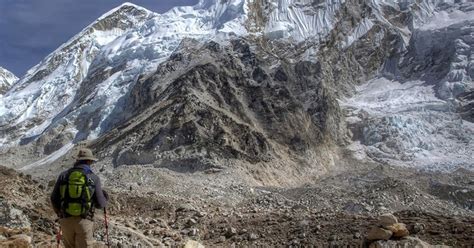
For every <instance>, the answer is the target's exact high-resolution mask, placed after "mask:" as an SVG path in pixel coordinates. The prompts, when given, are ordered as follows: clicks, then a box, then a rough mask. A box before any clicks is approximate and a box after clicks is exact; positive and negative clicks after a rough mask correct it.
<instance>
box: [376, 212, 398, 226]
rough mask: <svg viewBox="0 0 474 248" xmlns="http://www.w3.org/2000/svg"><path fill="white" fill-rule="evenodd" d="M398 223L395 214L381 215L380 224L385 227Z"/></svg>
mask: <svg viewBox="0 0 474 248" xmlns="http://www.w3.org/2000/svg"><path fill="white" fill-rule="evenodd" d="M396 223H398V219H397V217H395V215H393V214H383V215H380V216H379V224H380V225H381V226H383V227H386V226H391V225H393V224H396Z"/></svg>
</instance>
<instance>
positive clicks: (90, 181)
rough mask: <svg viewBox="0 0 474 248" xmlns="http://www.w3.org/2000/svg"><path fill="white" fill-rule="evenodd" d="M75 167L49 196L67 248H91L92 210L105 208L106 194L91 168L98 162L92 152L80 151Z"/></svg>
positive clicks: (61, 176)
mask: <svg viewBox="0 0 474 248" xmlns="http://www.w3.org/2000/svg"><path fill="white" fill-rule="evenodd" d="M75 159H76V163H75V164H74V166H73V167H72V168H71V169H68V170H66V171H64V172H63V173H61V175H59V177H58V180H57V181H56V184H55V185H54V190H53V193H52V194H51V203H52V205H53V208H54V212H56V214H57V215H58V217H59V218H60V219H59V223H60V224H61V229H62V232H63V234H62V235H63V242H64V246H65V247H66V248H69V247H75V248H82V247H92V245H93V243H94V238H93V224H94V222H93V217H94V208H105V207H106V205H107V193H106V192H105V191H103V190H102V186H101V183H100V179H99V177H98V176H97V175H95V174H94V173H93V172H92V170H91V168H90V165H91V164H92V163H93V162H95V161H97V158H95V157H94V155H93V154H92V151H91V150H89V149H87V148H81V149H80V150H79V153H78V155H77V156H76V157H75Z"/></svg>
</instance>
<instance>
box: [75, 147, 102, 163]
mask: <svg viewBox="0 0 474 248" xmlns="http://www.w3.org/2000/svg"><path fill="white" fill-rule="evenodd" d="M74 158H75V159H76V160H92V161H97V160H98V159H97V158H96V157H94V154H92V151H91V150H90V149H87V148H81V149H79V152H78V153H77V156H74Z"/></svg>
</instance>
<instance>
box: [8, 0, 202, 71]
mask: <svg viewBox="0 0 474 248" xmlns="http://www.w3.org/2000/svg"><path fill="white" fill-rule="evenodd" d="M124 2H131V3H134V4H137V5H140V6H142V7H145V8H147V9H149V10H152V11H154V12H157V13H163V12H166V11H167V10H169V9H170V8H172V7H174V6H184V5H194V4H196V3H197V2H198V0H129V1H122V0H0V66H1V67H3V68H6V69H8V70H10V71H11V72H13V73H14V74H15V75H16V76H17V77H21V76H22V75H23V74H24V73H26V71H27V70H28V69H30V68H31V67H33V66H34V65H36V64H38V63H39V62H40V61H41V60H42V59H43V58H45V57H46V56H47V55H48V54H49V53H51V52H53V51H54V50H56V48H58V47H59V46H60V45H61V44H63V43H64V42H66V41H68V40H69V39H70V38H71V37H73V36H74V35H75V34H77V33H79V32H80V31H81V30H82V29H83V28H85V27H86V26H87V25H89V24H90V23H92V22H93V21H94V20H96V19H97V18H98V17H100V16H101V15H102V14H104V13H106V12H107V11H109V10H111V9H113V8H115V7H117V6H119V5H120V4H122V3H124Z"/></svg>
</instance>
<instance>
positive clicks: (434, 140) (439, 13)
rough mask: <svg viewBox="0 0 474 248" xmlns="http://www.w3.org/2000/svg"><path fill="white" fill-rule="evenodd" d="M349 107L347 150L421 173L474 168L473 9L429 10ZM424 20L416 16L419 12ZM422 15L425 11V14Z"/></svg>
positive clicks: (445, 7)
mask: <svg viewBox="0 0 474 248" xmlns="http://www.w3.org/2000/svg"><path fill="white" fill-rule="evenodd" d="M432 10H433V12H432V13H431V15H429V16H428V17H427V18H425V19H424V21H417V22H416V23H414V24H415V25H413V27H412V28H411V30H410V33H411V35H410V40H409V42H408V43H406V45H404V48H402V49H401V50H400V52H398V53H396V54H393V55H392V56H390V57H388V58H387V60H386V61H385V65H384V67H385V68H384V70H383V71H382V74H381V75H379V77H377V78H376V79H373V80H369V81H368V82H366V83H365V84H363V85H362V86H360V87H358V88H357V91H358V94H356V96H355V97H353V98H351V99H349V100H348V101H347V102H346V103H345V104H347V105H348V106H349V109H350V111H349V112H350V113H351V114H349V118H348V120H349V123H350V124H349V125H350V126H351V129H352V131H353V133H354V137H355V138H354V140H356V143H354V144H353V147H352V148H356V147H357V146H358V144H359V142H360V144H362V145H363V146H364V148H365V149H366V154H367V155H368V157H370V158H371V159H374V160H376V161H380V162H383V163H388V164H398V165H402V166H410V167H416V168H419V169H428V170H448V171H452V170H455V169H457V168H459V167H463V168H468V169H471V170H472V169H474V163H473V162H472V151H473V150H474V142H473V138H474V124H473V123H472V121H473V120H474V112H473V111H474V105H473V89H474V84H473V76H474V74H473V73H472V65H473V59H472V54H473V51H474V50H473V47H474V43H473V41H474V40H473V39H472V37H473V35H474V4H473V3H468V2H465V3H463V2H460V3H458V4H446V3H445V4H440V3H438V4H435V5H433V6H432ZM422 14H423V13H422ZM424 14H426V13H424Z"/></svg>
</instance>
